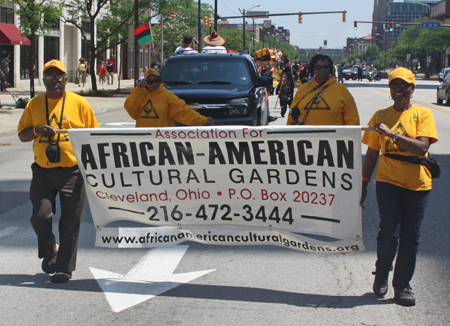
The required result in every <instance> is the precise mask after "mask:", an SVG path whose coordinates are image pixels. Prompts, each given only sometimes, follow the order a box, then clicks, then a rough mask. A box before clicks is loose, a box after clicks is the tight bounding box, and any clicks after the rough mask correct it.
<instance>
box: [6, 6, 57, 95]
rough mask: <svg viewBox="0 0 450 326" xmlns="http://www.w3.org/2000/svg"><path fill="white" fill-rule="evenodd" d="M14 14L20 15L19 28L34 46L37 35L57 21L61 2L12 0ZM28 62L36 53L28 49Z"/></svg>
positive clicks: (32, 93) (31, 84)
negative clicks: (14, 9)
mask: <svg viewBox="0 0 450 326" xmlns="http://www.w3.org/2000/svg"><path fill="white" fill-rule="evenodd" d="M12 3H13V4H14V5H15V8H16V15H17V16H19V17H20V22H19V29H20V30H21V31H22V33H23V34H24V35H26V36H27V37H28V39H29V40H30V42H31V49H35V48H36V42H37V40H38V38H37V36H38V35H44V34H45V33H46V32H47V30H48V29H49V28H50V26H51V25H52V24H54V23H55V22H58V21H59V16H60V13H61V10H62V5H61V3H55V2H52V1H51V0H48V1H47V0H40V1H33V0H13V1H12ZM29 52H30V55H29V58H28V62H36V60H35V58H36V55H37V54H36V53H35V52H34V51H29ZM29 73H30V97H34V95H35V92H34V70H33V69H30V71H29Z"/></svg>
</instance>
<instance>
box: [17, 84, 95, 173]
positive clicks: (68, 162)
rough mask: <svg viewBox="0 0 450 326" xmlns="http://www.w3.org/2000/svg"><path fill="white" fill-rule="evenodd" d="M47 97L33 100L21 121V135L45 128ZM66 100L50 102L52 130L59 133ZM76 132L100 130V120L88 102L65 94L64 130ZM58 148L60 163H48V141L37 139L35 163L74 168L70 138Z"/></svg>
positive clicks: (45, 166)
mask: <svg viewBox="0 0 450 326" xmlns="http://www.w3.org/2000/svg"><path fill="white" fill-rule="evenodd" d="M45 98H46V93H44V94H41V95H39V96H36V97H35V98H32V99H31V100H30V101H29V102H28V104H27V106H26V107H25V110H24V112H23V114H22V117H21V118H20V121H19V124H18V133H19V134H20V133H21V132H22V130H24V129H25V128H30V127H32V128H34V127H36V126H41V125H46V124H48V123H47V114H46V110H45ZM62 102H63V98H60V99H57V100H53V99H48V115H49V117H50V126H52V127H54V128H57V129H59V126H58V122H59V119H60V118H61V108H62ZM75 128H99V125H98V123H97V120H96V118H95V115H94V112H93V111H92V108H91V106H90V105H89V103H88V101H86V99H85V98H83V97H81V96H79V95H77V94H75V93H72V92H69V91H66V102H65V104H64V112H63V118H62V125H61V129H75ZM57 138H58V134H56V135H55V136H54V137H53V138H52V144H54V143H55V142H56V140H57ZM58 144H59V147H60V154H61V162H59V163H49V162H48V158H47V154H46V149H47V146H48V137H42V136H38V137H36V138H35V139H34V143H33V152H34V160H35V162H36V163H37V164H38V165H39V166H40V167H43V168H55V167H72V166H74V165H76V164H77V161H76V159H75V154H74V153H73V149H72V144H71V143H70V139H69V134H61V135H60V138H59V143H58Z"/></svg>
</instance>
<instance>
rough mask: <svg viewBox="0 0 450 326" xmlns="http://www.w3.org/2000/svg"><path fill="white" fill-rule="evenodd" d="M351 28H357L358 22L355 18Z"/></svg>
mask: <svg viewBox="0 0 450 326" xmlns="http://www.w3.org/2000/svg"><path fill="white" fill-rule="evenodd" d="M353 29H354V30H357V29H358V22H357V21H356V20H355V21H354V22H353Z"/></svg>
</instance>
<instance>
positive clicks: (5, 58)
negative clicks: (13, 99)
mask: <svg viewBox="0 0 450 326" xmlns="http://www.w3.org/2000/svg"><path fill="white" fill-rule="evenodd" d="M10 62H11V59H10V58H9V52H5V54H4V56H3V58H2V60H1V64H2V71H3V73H4V74H5V78H6V85H7V86H8V84H9V82H10V80H9V63H10Z"/></svg>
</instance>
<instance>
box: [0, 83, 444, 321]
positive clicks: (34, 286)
mask: <svg viewBox="0 0 450 326" xmlns="http://www.w3.org/2000/svg"><path fill="white" fill-rule="evenodd" d="M346 85H347V87H348V89H349V90H350V92H351V93H352V95H353V96H354V98H355V100H356V103H357V106H358V110H359V113H360V120H361V124H362V125H364V124H367V122H368V121H369V119H370V117H371V116H372V115H373V113H374V112H375V111H376V110H378V109H381V108H385V107H387V106H389V105H390V104H391V101H390V100H389V90H388V87H387V81H386V80H383V81H381V82H377V83H373V82H372V83H369V82H368V81H363V82H359V83H358V82H348V83H347V84H346ZM436 86H437V82H436V81H422V80H418V82H417V88H416V91H415V92H414V98H413V100H412V101H413V103H414V104H417V105H419V106H426V107H429V108H430V109H431V110H432V112H433V114H434V116H435V119H436V126H437V130H438V135H439V141H438V142H437V143H436V144H433V145H432V146H431V148H430V152H431V153H433V154H434V155H435V156H436V157H437V158H438V160H439V162H440V164H441V169H442V175H441V178H439V179H435V180H434V181H433V190H432V194H431V198H430V202H429V207H428V211H427V216H426V218H425V221H424V225H423V231H422V237H421V245H420V250H419V256H418V262H417V268H416V273H415V275H414V278H413V281H412V287H413V289H414V292H415V293H416V297H417V305H416V306H414V307H402V306H399V305H396V304H395V303H394V301H393V299H392V297H393V293H392V288H390V289H389V292H388V295H387V296H386V298H384V299H377V298H376V297H375V295H374V294H373V292H372V283H373V276H372V275H371V273H372V271H373V270H374V262H375V259H376V234H377V230H378V211H377V204H376V200H375V194H374V193H375V185H374V183H371V184H370V185H369V189H368V190H369V197H368V199H367V200H366V204H367V206H366V207H367V210H366V211H363V215H362V216H363V235H364V244H365V247H366V251H364V252H357V253H347V254H323V255H322V254H307V253H301V252H297V251H294V250H289V249H284V248H279V247H271V246H212V245H202V244H198V243H191V242H186V243H185V244H184V245H185V246H177V247H178V248H170V249H168V250H166V251H160V250H155V249H150V250H148V249H105V248H97V247H95V246H94V239H95V228H94V225H93V222H92V217H91V214H90V210H89V205H88V204H86V207H85V214H84V217H83V223H82V228H81V237H80V248H79V254H78V262H77V270H76V271H75V272H74V276H73V279H72V280H71V281H70V282H68V283H66V284H53V283H50V282H49V278H48V276H47V275H46V274H44V273H43V272H42V271H41V268H40V263H41V262H40V260H39V259H38V258H37V243H36V242H37V241H36V237H35V235H34V232H33V230H32V228H31V225H30V224H29V218H30V216H31V204H30V202H29V200H28V189H29V184H30V180H31V171H30V165H31V163H32V162H33V153H32V149H31V143H21V142H20V141H19V139H18V137H17V135H16V126H17V122H18V120H19V119H20V115H21V112H22V111H21V110H19V109H11V110H9V111H10V112H8V111H7V110H8V109H5V107H8V105H7V104H11V105H12V106H13V104H14V101H13V99H12V96H11V95H10V94H5V93H0V99H1V101H2V104H3V109H2V111H3V112H2V114H0V145H1V146H0V152H1V155H0V167H1V168H0V185H1V186H0V248H1V250H0V260H1V264H0V293H1V295H0V316H1V317H0V325H39V324H57V323H64V324H65V325H205V326H206V325H245V326H247V325H327V326H328V325H389V326H390V325H402V326H403V325H417V326H419V325H420V326H422V325H430V326H431V325H433V326H434V325H449V324H450V312H449V310H448V307H449V304H450V276H449V275H450V274H449V272H448V271H449V270H450V253H449V248H450V238H449V237H448V231H449V230H450V218H449V213H448V208H449V204H448V199H447V196H446V195H447V193H446V191H448V184H449V181H450V175H449V168H448V167H449V165H450V156H449V154H450V146H449V145H448V143H447V142H446V139H448V138H449V136H450V131H449V128H448V126H449V124H450V119H449V118H450V109H449V107H447V106H445V105H438V104H436V103H435V101H436V99H435V97H436V96H435V94H436ZM106 87H108V86H106ZM109 87H116V85H114V86H109ZM123 87H131V82H130V81H128V83H127V82H123ZM68 89H69V90H75V91H76V90H77V89H78V87H77V86H75V85H69V88H68ZM13 91H14V92H16V93H17V94H20V96H21V97H23V96H28V95H27V94H26V89H22V90H13ZM39 91H43V89H39ZM87 99H88V101H89V102H90V103H91V105H92V107H93V109H94V112H95V114H96V116H97V119H98V121H99V123H100V125H101V127H102V128H112V127H113V128H122V127H131V126H132V125H133V121H132V120H131V119H130V118H129V117H128V115H127V114H126V112H125V110H124V109H123V102H124V101H125V97H113V98H91V97H88V98H87ZM275 101H276V98H275V96H272V97H271V98H270V102H271V107H272V108H271V114H272V115H275V116H278V117H279V114H280V109H279V106H278V108H273V106H274V104H275ZM285 123H286V120H285V118H281V117H279V118H278V120H277V121H275V122H274V123H272V124H274V125H283V124H285ZM365 150H366V148H365V147H364V146H363V151H362V154H364V153H365ZM55 220H56V221H57V220H58V216H56V217H55ZM55 224H56V223H55ZM119 224H120V223H119ZM56 228H57V227H56V225H55V232H56ZM165 270H171V271H173V272H174V278H173V279H170V281H167V282H166V283H164V284H161V283H158V281H157V277H158V276H160V275H162V274H161V273H162V271H165ZM194 272H196V273H197V274H195V275H194V274H190V273H194ZM105 275H109V276H110V277H113V278H116V279H117V280H120V282H119V281H118V282H117V284H119V285H118V286H116V285H114V284H107V283H102V282H100V281H97V279H99V278H101V277H102V276H105ZM175 275H186V279H184V280H180V279H179V278H181V277H182V276H177V277H178V278H175ZM113 283H114V282H113ZM178 285H179V286H178ZM147 290H148V291H147Z"/></svg>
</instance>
